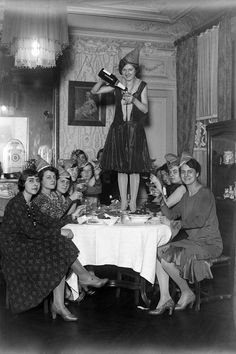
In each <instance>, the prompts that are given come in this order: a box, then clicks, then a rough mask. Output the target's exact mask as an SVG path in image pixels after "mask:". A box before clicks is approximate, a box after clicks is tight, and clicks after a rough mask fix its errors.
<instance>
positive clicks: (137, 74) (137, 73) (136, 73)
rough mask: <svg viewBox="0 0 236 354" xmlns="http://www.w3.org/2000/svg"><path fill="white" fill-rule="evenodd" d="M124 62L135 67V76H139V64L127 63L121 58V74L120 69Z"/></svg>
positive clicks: (122, 67)
mask: <svg viewBox="0 0 236 354" xmlns="http://www.w3.org/2000/svg"><path fill="white" fill-rule="evenodd" d="M126 64H130V65H132V66H133V67H134V68H135V75H136V76H137V77H139V75H140V66H139V64H135V63H129V62H128V61H127V60H125V59H121V60H120V62H119V73H120V74H121V75H122V70H123V69H124V67H125V65H126Z"/></svg>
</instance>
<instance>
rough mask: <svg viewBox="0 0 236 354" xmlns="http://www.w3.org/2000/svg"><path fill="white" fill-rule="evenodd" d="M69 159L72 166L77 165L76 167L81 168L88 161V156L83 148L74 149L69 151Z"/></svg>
mask: <svg viewBox="0 0 236 354" xmlns="http://www.w3.org/2000/svg"><path fill="white" fill-rule="evenodd" d="M71 160H72V162H73V164H72V167H75V166H78V168H81V167H83V166H84V165H85V164H86V163H87V162H88V156H87V155H86V153H85V152H84V151H83V150H81V149H76V150H73V151H72V153H71Z"/></svg>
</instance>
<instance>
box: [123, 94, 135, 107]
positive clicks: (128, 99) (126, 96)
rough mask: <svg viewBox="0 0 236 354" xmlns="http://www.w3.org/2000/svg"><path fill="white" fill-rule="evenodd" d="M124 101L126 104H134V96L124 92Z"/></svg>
mask: <svg viewBox="0 0 236 354" xmlns="http://www.w3.org/2000/svg"><path fill="white" fill-rule="evenodd" d="M122 99H123V100H124V101H125V104H131V103H133V99H134V96H133V95H132V94H131V93H129V92H124V93H123V96H122Z"/></svg>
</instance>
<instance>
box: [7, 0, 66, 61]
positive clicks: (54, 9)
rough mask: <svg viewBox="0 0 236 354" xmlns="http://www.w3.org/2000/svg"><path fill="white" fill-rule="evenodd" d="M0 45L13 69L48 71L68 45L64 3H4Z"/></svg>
mask: <svg viewBox="0 0 236 354" xmlns="http://www.w3.org/2000/svg"><path fill="white" fill-rule="evenodd" d="M5 3H6V4H5V9H4V18H3V27H2V39H1V42H2V45H4V46H7V47H8V48H9V50H10V54H11V55H12V56H14V58H15V66H17V67H28V68H35V67H37V66H40V67H43V68H49V67H53V66H56V59H57V58H58V57H59V56H60V55H61V54H62V51H63V49H65V47H66V46H67V45H68V23H67V12H66V5H65V1H64V0H7V1H6V0H5Z"/></svg>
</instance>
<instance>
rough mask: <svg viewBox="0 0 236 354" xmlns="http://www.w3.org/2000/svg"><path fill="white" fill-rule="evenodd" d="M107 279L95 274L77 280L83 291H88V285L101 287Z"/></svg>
mask: <svg viewBox="0 0 236 354" xmlns="http://www.w3.org/2000/svg"><path fill="white" fill-rule="evenodd" d="M108 280H109V279H107V278H103V279H100V278H98V277H96V276H91V278H88V279H87V280H79V283H80V285H81V286H82V288H83V289H84V290H85V291H88V287H92V288H101V287H103V286H104V285H105V284H106V283H107V282H108Z"/></svg>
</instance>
